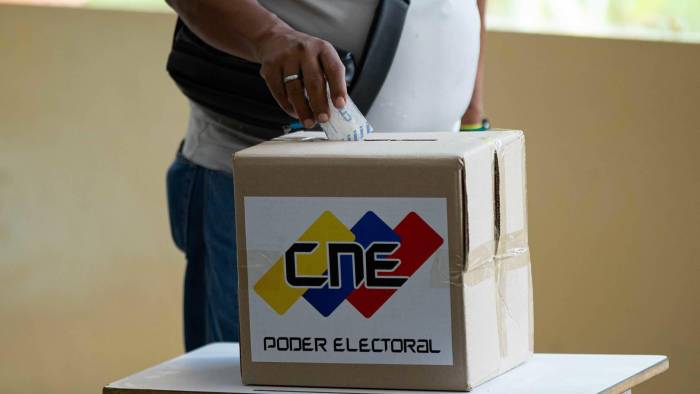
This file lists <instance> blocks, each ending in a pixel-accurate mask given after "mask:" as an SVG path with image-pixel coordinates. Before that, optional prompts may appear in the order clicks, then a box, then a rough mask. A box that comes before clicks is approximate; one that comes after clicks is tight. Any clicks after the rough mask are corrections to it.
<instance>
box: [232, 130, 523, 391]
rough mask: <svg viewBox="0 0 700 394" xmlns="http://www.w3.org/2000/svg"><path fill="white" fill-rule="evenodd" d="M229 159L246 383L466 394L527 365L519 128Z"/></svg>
mask: <svg viewBox="0 0 700 394" xmlns="http://www.w3.org/2000/svg"><path fill="white" fill-rule="evenodd" d="M320 135H321V134H320V133H319V134H314V133H299V134H292V135H290V136H288V137H286V138H284V139H281V140H274V141H269V142H265V143H262V144H260V145H258V146H255V147H252V148H249V149H245V150H243V151H241V152H238V153H237V154H236V155H235V157H234V160H233V162H234V179H235V192H236V223H237V230H238V231H237V234H238V237H237V242H238V266H239V298H240V323H241V324H240V330H241V331H240V332H241V343H240V347H241V372H242V379H243V382H244V383H246V384H264V385H297V386H321V387H355V388H391V389H425V390H431V389H433V390H469V389H470V388H473V387H475V386H476V385H478V384H480V383H482V382H484V381H486V380H488V379H490V378H493V377H494V376H497V375H499V374H501V373H503V372H505V371H506V370H508V369H511V368H513V367H515V366H517V365H518V364H520V363H522V362H524V361H526V360H527V359H528V358H529V357H530V356H531V354H532V349H533V344H532V337H533V335H532V333H533V331H532V327H533V324H532V285H531V273H530V272H531V271H530V257H529V256H530V255H529V250H528V244H527V219H526V199H525V167H524V165H525V164H524V163H525V150H524V138H523V134H522V132H520V131H499V132H484V133H410V134H398V133H375V134H371V135H370V136H369V137H368V138H367V139H366V140H365V141H362V142H335V141H319V140H309V138H306V137H308V136H320Z"/></svg>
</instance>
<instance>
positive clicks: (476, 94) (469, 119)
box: [462, 0, 486, 124]
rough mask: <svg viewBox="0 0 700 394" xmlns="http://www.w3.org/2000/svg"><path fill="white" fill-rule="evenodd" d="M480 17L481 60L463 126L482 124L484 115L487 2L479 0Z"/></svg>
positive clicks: (463, 118)
mask: <svg viewBox="0 0 700 394" xmlns="http://www.w3.org/2000/svg"><path fill="white" fill-rule="evenodd" d="M476 3H477V6H478V7H479V16H480V19H481V31H480V35H479V36H480V37H479V60H478V65H477V70H476V79H475V81H474V90H473V91H472V98H471V102H470V103H469V107H468V108H467V110H466V112H465V113H464V116H463V117H462V123H463V124H470V123H471V124H473V123H480V122H481V120H482V117H483V113H484V101H483V100H484V93H483V92H484V49H485V45H484V44H485V41H486V0H477V2H476Z"/></svg>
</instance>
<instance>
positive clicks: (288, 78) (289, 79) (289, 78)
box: [283, 74, 301, 83]
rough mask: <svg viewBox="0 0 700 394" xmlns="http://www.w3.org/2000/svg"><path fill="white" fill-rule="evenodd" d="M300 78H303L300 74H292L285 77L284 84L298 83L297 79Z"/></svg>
mask: <svg viewBox="0 0 700 394" xmlns="http://www.w3.org/2000/svg"><path fill="white" fill-rule="evenodd" d="M300 78H301V76H300V75H299V74H291V75H287V76H286V77H284V79H283V81H284V83H288V82H292V81H296V80H297V79H300Z"/></svg>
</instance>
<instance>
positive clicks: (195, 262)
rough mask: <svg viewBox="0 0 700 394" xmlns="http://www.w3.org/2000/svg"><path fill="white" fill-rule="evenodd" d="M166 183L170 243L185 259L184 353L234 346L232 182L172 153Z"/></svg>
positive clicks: (235, 273)
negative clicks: (222, 343)
mask: <svg viewBox="0 0 700 394" xmlns="http://www.w3.org/2000/svg"><path fill="white" fill-rule="evenodd" d="M166 181H167V182H166V183H167V192H168V208H169V214H170V228H171V232H172V237H173V240H174V241H175V245H176V246H177V247H178V248H179V249H180V250H181V251H183V252H184V253H185V257H186V258H187V268H186V270H185V291H184V331H185V349H186V350H187V351H190V350H192V349H196V348H198V347H200V346H203V345H206V344H207V343H210V342H218V341H236V342H238V338H239V337H238V290H237V284H238V271H237V270H236V226H235V221H234V201H233V179H232V177H231V175H230V174H227V173H224V172H220V171H214V170H209V169H206V168H204V167H201V166H198V165H196V164H194V163H192V162H190V161H189V160H187V159H186V158H185V157H184V156H182V154H181V153H178V154H177V157H176V158H175V161H174V162H173V163H172V165H171V166H170V168H169V169H168V174H167V180H166Z"/></svg>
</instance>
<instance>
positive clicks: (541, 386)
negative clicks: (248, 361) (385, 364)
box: [103, 343, 668, 394]
mask: <svg viewBox="0 0 700 394" xmlns="http://www.w3.org/2000/svg"><path fill="white" fill-rule="evenodd" d="M666 369H668V358H667V357H666V356H634V355H598V354H535V356H534V357H533V358H532V360H530V361H529V362H528V363H526V364H524V365H522V366H520V367H518V368H515V369H514V370H512V371H510V372H507V373H506V374H504V375H501V376H499V377H497V378H495V379H493V380H491V381H489V382H487V383H485V384H483V385H481V386H479V387H477V388H476V389H474V390H473V391H471V393H473V394H484V393H513V394H518V393H537V394H548V393H557V394H559V393H571V394H576V393H581V394H583V393H585V394H588V393H600V392H606V393H607V392H612V393H619V392H627V391H630V390H631V388H632V387H634V386H636V385H638V384H640V383H642V382H644V381H646V380H649V379H651V378H652V377H654V376H656V375H658V374H660V373H662V372H664V371H665V370H666ZM103 393H104V394H136V393H149V394H156V393H158V394H166V393H167V394H170V393H173V394H174V393H178V394H182V393H197V394H203V393H241V394H280V393H323V394H335V393H367V394H370V393H372V394H379V393H391V394H419V393H432V394H438V393H441V394H447V393H449V394H454V392H438V391H430V392H425V391H399V390H365V389H362V390H355V389H324V388H303V387H268V386H244V385H243V384H241V376H240V369H239V358H238V344H237V343H215V344H211V345H207V346H204V347H202V348H200V349H197V350H195V351H193V352H190V353H187V354H184V355H182V356H179V357H176V358H174V359H172V360H168V361H166V362H164V363H162V364H159V365H156V366H154V367H152V368H149V369H146V370H144V371H142V372H138V373H136V374H134V375H131V376H129V377H126V378H124V379H121V380H118V381H116V382H114V383H111V384H109V385H107V386H106V387H105V388H104V390H103Z"/></svg>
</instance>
